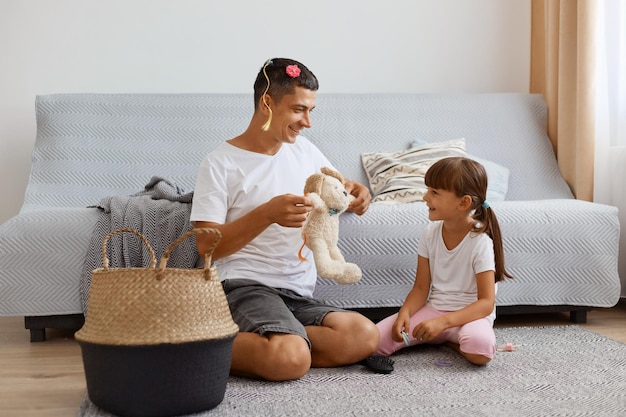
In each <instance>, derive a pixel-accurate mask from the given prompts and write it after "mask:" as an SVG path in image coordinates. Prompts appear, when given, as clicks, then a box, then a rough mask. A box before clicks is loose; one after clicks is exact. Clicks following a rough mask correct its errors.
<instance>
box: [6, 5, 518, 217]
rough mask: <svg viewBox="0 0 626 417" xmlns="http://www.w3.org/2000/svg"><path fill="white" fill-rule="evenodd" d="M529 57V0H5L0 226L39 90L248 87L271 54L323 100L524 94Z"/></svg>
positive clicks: (17, 178) (23, 166)
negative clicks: (315, 84)
mask: <svg viewBox="0 0 626 417" xmlns="http://www.w3.org/2000/svg"><path fill="white" fill-rule="evenodd" d="M529 51H530V0H512V1H511V0H510V1H502V0H472V1H468V0H445V1H441V0H394V1H389V2H387V1H383V0H315V1H293V0H292V1H287V0H266V1H253V0H221V1H220V0H107V1H97V0H0V178H1V180H0V196H1V198H0V223H2V222H4V221H6V220H7V219H9V218H10V217H11V216H13V215H15V214H17V212H18V211H19V208H20V207H21V204H22V201H23V194H24V190H25V187H26V184H27V181H28V172H29V169H30V153H31V151H32V146H33V143H34V140H35V133H36V132H35V114H34V100H35V96H36V95H40V94H51V93H69V92H98V93H112V92H163V93H169V92H216V93H250V92H251V91H252V83H253V81H254V77H255V76H256V73H257V71H258V69H259V68H260V66H261V65H262V64H263V61H264V60H266V59H267V58H269V57H272V56H286V57H290V58H295V59H297V60H300V61H302V62H303V63H305V64H306V65H307V66H308V67H309V68H310V69H311V70H312V71H313V72H315V74H316V75H317V76H318V78H319V79H320V94H321V93H326V92H328V93H343V92H365V93H377V92H528V85H529V73H530V70H529V66H530V55H529ZM224 139H227V138H224Z"/></svg>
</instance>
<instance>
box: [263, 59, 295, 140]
mask: <svg viewBox="0 0 626 417" xmlns="http://www.w3.org/2000/svg"><path fill="white" fill-rule="evenodd" d="M273 63H274V62H273V61H272V60H271V59H268V60H267V61H266V62H265V65H263V75H265V79H266V80H267V86H266V87H265V91H264V92H263V95H262V96H261V99H262V100H263V104H265V107H267V111H268V112H269V113H270V115H269V117H268V118H267V122H265V124H264V125H263V126H262V127H261V129H263V131H264V132H267V131H268V130H269V129H270V124H271V123H272V109H271V108H270V105H269V104H267V101H265V100H267V92H268V91H269V89H270V77H268V76H267V72H266V71H265V68H267V66H268V65H272V64H273ZM298 70H300V69H298Z"/></svg>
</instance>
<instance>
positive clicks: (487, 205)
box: [483, 200, 491, 209]
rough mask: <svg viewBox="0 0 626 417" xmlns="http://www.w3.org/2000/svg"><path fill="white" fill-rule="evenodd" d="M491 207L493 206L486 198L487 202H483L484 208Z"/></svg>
mask: <svg viewBox="0 0 626 417" xmlns="http://www.w3.org/2000/svg"><path fill="white" fill-rule="evenodd" d="M489 207H491V206H490V205H489V201H487V200H485V202H484V203H483V208H486V209H488V208H489Z"/></svg>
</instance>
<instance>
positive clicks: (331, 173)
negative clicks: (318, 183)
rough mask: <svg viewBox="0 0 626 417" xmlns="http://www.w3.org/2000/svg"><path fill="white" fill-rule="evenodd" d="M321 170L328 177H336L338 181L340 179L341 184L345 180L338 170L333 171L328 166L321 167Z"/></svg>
mask: <svg viewBox="0 0 626 417" xmlns="http://www.w3.org/2000/svg"><path fill="white" fill-rule="evenodd" d="M321 171H322V174H326V175H328V176H329V177H333V178H337V179H338V180H339V181H341V183H342V184H343V183H344V182H345V181H346V180H345V178H344V177H343V175H341V174H340V173H339V172H337V171H334V170H332V169H330V168H328V167H324V168H322V170H321Z"/></svg>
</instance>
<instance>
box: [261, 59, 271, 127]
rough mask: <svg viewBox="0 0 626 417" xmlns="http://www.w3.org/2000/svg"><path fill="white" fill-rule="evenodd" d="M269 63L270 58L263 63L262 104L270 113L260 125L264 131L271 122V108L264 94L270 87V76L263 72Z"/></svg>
mask: <svg viewBox="0 0 626 417" xmlns="http://www.w3.org/2000/svg"><path fill="white" fill-rule="evenodd" d="M271 63H272V60H271V59H268V60H267V62H266V63H265V65H263V75H265V79H266V80H267V87H265V91H264V92H263V96H262V97H263V104H265V107H267V110H268V111H269V112H270V115H269V117H268V118H267V122H265V124H264V125H263V127H262V129H263V131H264V132H267V131H268V130H269V129H270V124H271V123H272V109H271V108H270V106H269V104H267V102H266V101H265V95H266V94H267V92H268V90H269V89H270V77H268V76H267V72H265V68H267V66H268V65H270V64H271Z"/></svg>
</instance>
